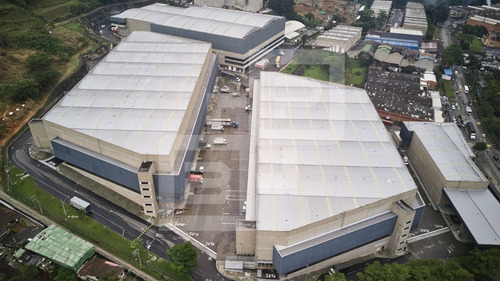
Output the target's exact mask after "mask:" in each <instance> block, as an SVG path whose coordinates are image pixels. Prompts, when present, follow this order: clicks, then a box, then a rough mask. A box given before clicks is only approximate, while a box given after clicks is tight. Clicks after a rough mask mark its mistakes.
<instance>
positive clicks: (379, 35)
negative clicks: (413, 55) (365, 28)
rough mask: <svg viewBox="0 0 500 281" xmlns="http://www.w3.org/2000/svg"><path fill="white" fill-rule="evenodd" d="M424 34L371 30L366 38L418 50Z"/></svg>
mask: <svg viewBox="0 0 500 281" xmlns="http://www.w3.org/2000/svg"><path fill="white" fill-rule="evenodd" d="M422 39H423V38H422V36H420V35H410V34H401V33H390V32H378V31H370V32H368V34H366V36H365V40H372V41H376V42H379V43H380V44H389V45H392V46H400V47H405V48H408V49H411V50H417V51H418V49H419V48H420V44H421V43H422Z"/></svg>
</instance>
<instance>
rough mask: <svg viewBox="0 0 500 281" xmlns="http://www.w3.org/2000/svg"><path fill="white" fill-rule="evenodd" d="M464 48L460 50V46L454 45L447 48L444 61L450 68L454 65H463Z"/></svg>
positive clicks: (444, 52) (443, 56)
mask: <svg viewBox="0 0 500 281" xmlns="http://www.w3.org/2000/svg"><path fill="white" fill-rule="evenodd" d="M462 56H463V52H462V48H460V45H458V44H453V45H450V46H448V47H446V48H445V49H444V51H443V55H442V58H443V61H444V62H445V63H446V64H447V65H448V66H453V65H461V64H462Z"/></svg>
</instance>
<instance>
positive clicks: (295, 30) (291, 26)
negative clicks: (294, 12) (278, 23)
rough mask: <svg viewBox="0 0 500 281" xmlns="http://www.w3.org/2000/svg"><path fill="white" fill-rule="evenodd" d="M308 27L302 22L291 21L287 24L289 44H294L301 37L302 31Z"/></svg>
mask: <svg viewBox="0 0 500 281" xmlns="http://www.w3.org/2000/svg"><path fill="white" fill-rule="evenodd" d="M305 27H306V26H305V25H304V24H303V23H301V22H300V21H296V20H289V21H287V22H286V23H285V40H286V41H287V42H294V41H296V39H297V38H298V37H299V36H300V33H299V32H300V31H301V30H303V29H304V28H305Z"/></svg>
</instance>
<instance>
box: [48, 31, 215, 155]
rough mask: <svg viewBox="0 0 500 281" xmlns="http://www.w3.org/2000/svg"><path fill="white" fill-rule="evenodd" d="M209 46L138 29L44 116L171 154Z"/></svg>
mask: <svg viewBox="0 0 500 281" xmlns="http://www.w3.org/2000/svg"><path fill="white" fill-rule="evenodd" d="M210 50H211V48H210V44H208V43H202V42H193V41H191V40H180V39H179V38H176V37H172V36H168V35H162V34H153V33H151V32H134V33H132V34H130V35H129V36H128V37H127V38H126V39H125V41H123V42H122V43H120V44H119V45H118V46H117V47H116V48H115V49H114V50H112V51H111V52H110V53H109V54H108V55H107V56H106V57H105V58H104V59H103V60H102V61H101V62H100V63H99V64H98V65H97V66H96V67H94V68H93V69H92V71H90V73H89V74H87V75H86V76H85V77H84V78H83V79H82V80H81V81H80V82H79V83H78V84H77V85H76V86H75V87H74V88H73V89H72V90H71V91H70V92H69V93H67V94H66V96H65V97H64V98H63V99H62V100H61V101H60V102H59V103H58V104H57V105H56V106H55V107H54V108H53V109H52V110H51V111H50V112H49V113H48V114H47V115H46V116H45V118H44V119H45V120H46V121H50V122H53V123H56V124H58V125H60V126H63V127H66V128H71V129H74V130H76V131H79V132H81V133H83V134H86V135H89V136H92V137H94V138H97V139H100V140H102V141H105V142H109V143H111V144H114V145H117V146H120V147H123V148H126V149H130V150H133V151H135V152H137V153H140V154H158V155H169V154H170V149H171V148H172V144H173V142H174V139H175V138H176V136H177V134H178V130H179V128H180V126H181V123H182V121H183V120H184V117H185V113H186V109H187V107H188V104H189V102H190V100H191V98H192V96H193V91H194V89H195V85H196V83H197V82H198V79H199V75H200V74H201V70H202V67H203V64H204V63H205V60H206V58H207V56H209V55H210V54H211V52H210Z"/></svg>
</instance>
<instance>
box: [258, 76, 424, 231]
mask: <svg viewBox="0 0 500 281" xmlns="http://www.w3.org/2000/svg"><path fill="white" fill-rule="evenodd" d="M256 85H260V86H258V87H256V88H254V89H255V91H256V93H255V94H254V104H253V113H252V114H253V115H254V116H252V118H255V119H256V120H257V124H256V126H255V127H254V126H252V135H254V134H256V138H255V139H252V141H251V146H254V145H255V146H256V147H257V152H256V153H257V157H256V158H255V160H254V161H255V163H252V162H251V163H250V165H255V167H256V169H255V172H254V173H253V174H250V175H249V177H255V184H254V185H255V187H254V188H256V194H257V195H256V196H257V206H256V212H257V215H256V221H257V229H258V230H271V231H288V230H292V229H296V228H299V227H302V226H305V225H308V224H311V223H314V222H317V221H320V220H323V219H326V218H328V217H331V216H334V215H337V214H340V213H342V212H345V211H349V210H352V209H355V208H358V207H360V206H363V205H367V204H370V203H373V202H376V201H379V200H382V199H385V198H388V197H391V196H394V195H397V194H400V193H403V192H406V191H409V190H413V189H416V186H415V183H414V181H413V179H412V177H411V176H410V174H409V173H408V171H407V169H406V167H405V166H404V163H403V161H402V159H401V157H400V155H399V153H398V152H397V150H396V148H395V146H394V144H393V143H392V142H391V140H390V138H389V135H388V133H387V131H386V129H385V127H384V126H383V124H382V122H381V121H380V117H379V115H378V114H377V111H376V110H375V108H374V107H373V104H372V103H371V101H370V99H369V98H368V95H367V94H366V92H365V91H364V90H363V89H358V88H354V87H346V86H344V85H340V84H334V83H328V82H322V81H318V80H314V79H310V78H305V77H299V76H294V75H287V74H283V73H277V72H261V76H260V80H259V83H258V84H256ZM255 115H256V116H255ZM250 185H251V180H249V186H250ZM249 188H251V187H249Z"/></svg>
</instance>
